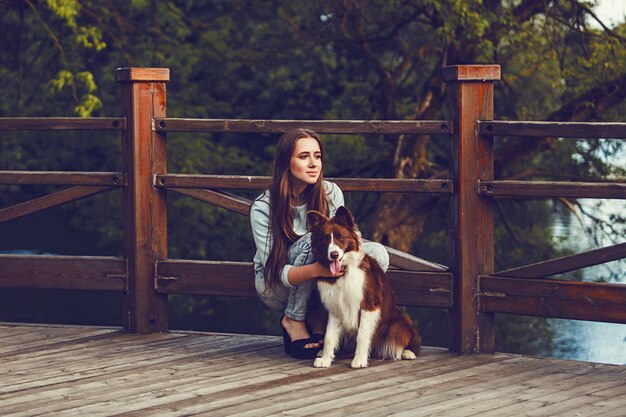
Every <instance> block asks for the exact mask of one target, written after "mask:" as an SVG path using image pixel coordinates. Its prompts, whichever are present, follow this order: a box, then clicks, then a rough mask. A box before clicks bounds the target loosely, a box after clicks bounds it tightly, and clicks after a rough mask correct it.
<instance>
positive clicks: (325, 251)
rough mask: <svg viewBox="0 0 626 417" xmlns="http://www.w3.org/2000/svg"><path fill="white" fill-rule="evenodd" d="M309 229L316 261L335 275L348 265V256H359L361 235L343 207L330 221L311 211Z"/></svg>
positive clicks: (308, 217) (350, 215) (308, 216)
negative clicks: (349, 254) (351, 254)
mask: <svg viewBox="0 0 626 417" xmlns="http://www.w3.org/2000/svg"><path fill="white" fill-rule="evenodd" d="M307 229H308V230H309V231H310V232H311V246H312V250H313V255H314V256H315V260H316V261H317V262H319V263H320V264H322V265H324V266H325V267H327V268H328V269H330V271H331V272H333V273H337V272H339V271H341V269H342V268H343V267H344V266H345V265H346V261H347V258H346V256H345V255H346V254H348V253H350V252H354V253H355V255H357V252H358V251H359V249H360V246H361V245H360V234H359V231H358V229H357V227H356V224H355V222H354V217H353V216H352V213H350V210H348V209H347V208H345V207H343V206H342V207H339V208H338V209H337V212H336V213H335V216H334V217H332V218H330V219H329V218H328V217H326V216H324V215H323V214H321V213H320V212H318V211H314V210H312V211H309V212H308V213H307Z"/></svg>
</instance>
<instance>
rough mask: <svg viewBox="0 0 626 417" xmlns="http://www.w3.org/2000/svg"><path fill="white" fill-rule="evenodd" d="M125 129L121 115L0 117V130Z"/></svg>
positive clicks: (124, 122) (124, 120) (124, 121)
mask: <svg viewBox="0 0 626 417" xmlns="http://www.w3.org/2000/svg"><path fill="white" fill-rule="evenodd" d="M125 129H126V119H124V118H123V117H0V131H3V130H117V131H120V130H125Z"/></svg>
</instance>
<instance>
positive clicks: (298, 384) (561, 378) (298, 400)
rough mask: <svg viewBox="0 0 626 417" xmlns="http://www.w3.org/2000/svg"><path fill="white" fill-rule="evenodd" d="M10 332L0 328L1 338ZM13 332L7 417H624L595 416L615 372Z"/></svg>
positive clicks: (619, 396)
mask: <svg viewBox="0 0 626 417" xmlns="http://www.w3.org/2000/svg"><path fill="white" fill-rule="evenodd" d="M15 327H16V326H15V325H11V326H7V325H2V324H0V335H1V334H4V333H5V332H7V331H8V332H11V333H13V334H14V333H15V332H14V329H15ZM18 328H25V329H28V330H29V332H30V333H28V336H29V338H28V343H27V345H28V348H27V353H24V351H23V350H22V349H20V346H19V344H14V343H12V342H13V341H14V339H13V338H11V337H8V338H1V339H0V351H3V352H4V353H3V354H2V358H3V360H2V361H0V375H3V378H2V379H1V380H0V409H1V410H2V411H3V414H7V415H12V414H15V415H46V414H53V415H55V416H57V415H58V416H75V415H114V414H115V415H119V414H122V413H126V414H127V415H128V416H144V415H241V416H254V417H256V416H264V415H278V414H289V415H321V414H323V415H326V416H344V415H364V414H366V415H390V414H399V415H416V414H419V415H442V416H447V415H450V416H457V415H460V416H466V415H473V414H475V415H478V414H480V415H483V413H486V414H485V415H489V416H509V415H517V414H525V413H528V414H532V415H535V414H536V415H561V414H563V415H569V414H572V413H575V412H576V411H578V410H583V411H584V413H583V414H585V415H590V414H593V413H594V412H597V413H600V414H598V415H620V414H619V413H608V414H606V413H603V411H606V410H615V409H616V408H618V407H621V410H622V411H623V408H624V406H626V395H625V394H626V385H625V384H624V377H625V376H626V371H625V370H624V367H623V366H611V365H602V364H591V363H584V362H577V361H564V360H558V359H548V358H533V357H528V356H518V355H511V354H495V355H476V356H460V355H452V354H450V353H449V352H446V351H445V350H444V349H441V348H433V347H427V346H426V347H424V348H423V349H422V353H421V354H420V356H418V358H417V359H416V360H414V361H377V360H372V361H371V362H370V367H369V368H368V369H366V370H360V371H359V370H357V371H355V370H352V369H350V361H351V358H350V357H349V356H339V357H338V359H337V360H336V362H335V363H333V366H332V367H331V368H328V369H316V368H313V367H312V366H311V362H310V361H298V360H295V359H292V358H290V357H288V356H286V355H285V354H284V353H283V352H282V346H281V339H280V338H278V337H275V336H248V335H215V334H207V333H200V332H181V331H175V332H171V333H167V334H152V335H128V334H125V333H122V332H119V331H112V330H111V329H104V330H100V331H94V329H92V328H83V329H84V330H83V333H82V335H81V333H80V332H76V331H75V330H76V329H77V327H75V326H74V327H72V328H71V329H70V330H71V331H70V332H68V329H67V328H66V327H63V326H54V327H49V326H46V325H39V326H19V327H18ZM18 334H19V333H18ZM21 334H25V333H21ZM64 338H66V340H65V343H64V342H63V340H64ZM3 341H5V342H9V343H12V344H11V345H10V346H5V345H3ZM594 405H597V407H595V406H594ZM603 405H606V407H603ZM561 410H564V412H563V413H561ZM477 413H478V414H477ZM622 414H623V413H622Z"/></svg>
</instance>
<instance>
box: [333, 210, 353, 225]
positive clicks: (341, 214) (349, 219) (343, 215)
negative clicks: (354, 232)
mask: <svg viewBox="0 0 626 417" xmlns="http://www.w3.org/2000/svg"><path fill="white" fill-rule="evenodd" d="M335 220H336V221H337V222H338V223H341V224H343V225H344V226H346V227H348V228H350V229H354V216H353V215H352V213H350V210H348V209H347V208H346V207H344V206H341V207H339V208H338V209H337V212H336V213H335Z"/></svg>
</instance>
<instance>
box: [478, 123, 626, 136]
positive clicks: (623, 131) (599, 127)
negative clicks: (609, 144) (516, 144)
mask: <svg viewBox="0 0 626 417" xmlns="http://www.w3.org/2000/svg"><path fill="white" fill-rule="evenodd" d="M478 132H479V133H480V134H481V135H485V136H523V137H544V138H545V137H557V138H576V139H580V138H588V139H593V138H607V139H626V123H585V122H555V121H550V122H547V121H540V122H530V121H501V120H481V121H479V122H478Z"/></svg>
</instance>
